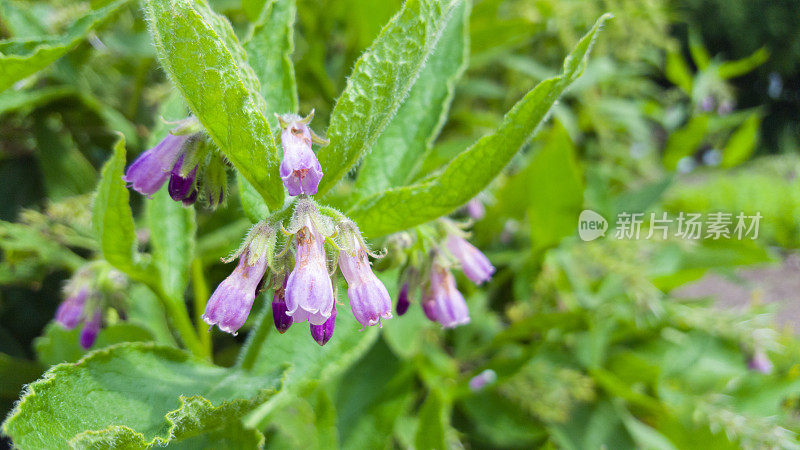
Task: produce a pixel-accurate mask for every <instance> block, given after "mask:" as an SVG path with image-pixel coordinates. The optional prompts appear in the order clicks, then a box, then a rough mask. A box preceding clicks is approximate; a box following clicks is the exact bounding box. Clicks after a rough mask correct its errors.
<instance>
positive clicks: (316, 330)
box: [311, 305, 336, 345]
mask: <svg viewBox="0 0 800 450" xmlns="http://www.w3.org/2000/svg"><path fill="white" fill-rule="evenodd" d="M335 326H336V305H333V309H331V316H330V317H328V320H326V321H325V323H323V324H322V325H314V324H311V337H313V338H314V340H315V341H317V344H319V345H325V344H327V343H328V341H329V340H330V339H331V336H333V328H334V327H335Z"/></svg>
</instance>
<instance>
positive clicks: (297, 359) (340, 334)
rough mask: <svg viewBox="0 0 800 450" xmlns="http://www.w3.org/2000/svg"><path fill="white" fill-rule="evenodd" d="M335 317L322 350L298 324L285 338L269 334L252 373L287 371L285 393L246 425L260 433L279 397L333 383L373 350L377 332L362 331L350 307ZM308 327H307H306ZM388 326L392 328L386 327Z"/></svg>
mask: <svg viewBox="0 0 800 450" xmlns="http://www.w3.org/2000/svg"><path fill="white" fill-rule="evenodd" d="M339 308H341V309H340V312H339V315H338V316H337V317H336V331H335V333H334V334H333V337H332V338H331V340H330V341H328V343H327V344H325V346H323V347H321V346H319V345H318V344H317V343H316V342H314V339H312V338H311V336H310V335H309V333H308V325H306V324H295V325H294V326H292V327H291V328H289V330H288V331H286V332H285V333H284V334H278V333H273V334H270V335H269V336H268V337H267V339H266V341H265V342H264V345H263V347H262V348H261V352H260V354H259V355H258V358H257V360H256V363H255V366H254V368H253V369H252V373H254V374H261V373H274V372H275V371H276V370H279V369H281V368H283V367H288V371H287V373H286V377H285V380H284V385H283V387H284V389H283V391H282V392H281V395H279V396H277V397H276V398H275V399H274V400H275V401H274V402H268V403H267V404H265V405H263V406H262V407H260V408H259V409H258V410H256V411H255V412H254V413H253V415H252V417H250V418H248V420H247V422H246V424H247V425H249V426H251V427H253V428H258V429H261V428H263V427H264V426H265V425H266V423H265V422H264V419H265V418H266V417H267V415H268V414H269V413H270V412H271V410H272V409H273V408H274V407H275V403H277V402H278V400H279V397H283V396H284V395H289V394H290V393H293V392H298V391H299V390H301V389H302V388H304V387H305V386H307V385H308V384H309V383H313V382H314V381H318V380H322V381H325V380H330V379H332V378H333V377H336V376H337V375H339V374H341V373H343V372H344V371H345V370H347V368H348V367H350V366H351V365H352V364H354V363H355V362H356V361H358V359H359V358H360V357H361V356H362V355H363V354H364V353H365V352H367V350H369V349H370V347H372V344H373V343H374V342H375V339H376V338H377V337H378V330H377V329H376V328H375V327H369V328H368V329H366V330H363V331H362V330H361V328H362V327H361V325H360V324H359V323H358V322H356V320H355V318H354V317H353V315H352V314H350V313H349V311H347V309H348V307H347V306H339ZM304 325H305V326H304ZM386 326H389V324H387V325H386Z"/></svg>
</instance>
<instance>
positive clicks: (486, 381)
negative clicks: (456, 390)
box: [469, 369, 497, 392]
mask: <svg viewBox="0 0 800 450" xmlns="http://www.w3.org/2000/svg"><path fill="white" fill-rule="evenodd" d="M495 381H497V373H495V371H494V370H492V369H486V370H484V371H483V372H481V373H479V374H477V375H475V376H474V377H472V378H470V380H469V390H471V391H472V392H480V391H482V390H483V388H485V387H486V386H488V385H490V384H492V383H494V382H495Z"/></svg>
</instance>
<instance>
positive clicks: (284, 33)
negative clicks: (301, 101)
mask: <svg viewBox="0 0 800 450" xmlns="http://www.w3.org/2000/svg"><path fill="white" fill-rule="evenodd" d="M295 9H296V7H295V2H294V0H288V1H276V0H269V1H266V2H264V3H263V5H262V7H261V10H260V12H259V13H258V17H257V19H256V21H255V22H254V23H253V26H252V28H250V31H249V32H248V34H247V37H246V38H245V39H244V48H245V50H246V51H247V55H248V58H249V61H250V64H251V66H252V67H253V71H254V72H255V74H256V76H257V77H258V79H259V81H260V82H261V95H262V96H263V97H264V100H265V101H266V103H267V109H266V111H265V114H266V117H267V118H268V119H271V117H272V115H273V113H278V114H285V113H290V112H291V113H295V112H297V107H298V106H297V102H298V100H297V82H296V81H295V76H294V65H293V64H292V52H293V51H294V28H293V26H294V20H295V15H296V11H295ZM273 129H275V128H273ZM237 180H238V183H239V198H240V200H241V203H242V209H244V212H245V214H246V215H247V217H248V218H249V219H250V220H251V221H253V222H258V221H259V220H262V219H264V218H266V217H267V216H268V215H269V207H268V206H267V205H266V203H264V200H263V199H262V198H261V196H260V195H258V192H257V191H256V190H255V188H254V187H253V185H252V184H250V183H249V182H248V181H247V180H246V179H245V178H244V177H243V176H242V175H241V174H238V175H237Z"/></svg>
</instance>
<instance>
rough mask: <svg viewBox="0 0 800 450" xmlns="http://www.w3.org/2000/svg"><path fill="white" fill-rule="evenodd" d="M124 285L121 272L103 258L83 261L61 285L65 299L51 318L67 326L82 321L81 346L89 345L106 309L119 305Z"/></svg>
mask: <svg viewBox="0 0 800 450" xmlns="http://www.w3.org/2000/svg"><path fill="white" fill-rule="evenodd" d="M126 285H127V279H126V278H125V275H123V274H122V273H121V272H118V271H117V270H114V269H112V268H110V267H109V266H108V265H107V264H105V263H104V262H102V261H97V262H93V263H90V264H87V265H86V266H84V267H82V268H81V269H79V270H78V271H77V272H75V275H74V276H73V277H72V278H71V279H70V280H69V281H68V282H67V284H66V285H65V286H64V296H65V299H64V301H62V302H61V304H60V305H59V306H58V309H57V310H56V315H55V321H56V322H57V323H58V324H60V325H61V326H63V327H64V328H66V329H68V330H71V329H73V328H75V327H77V326H78V325H83V327H82V329H81V333H80V344H81V347H83V348H85V349H89V348H91V346H92V345H94V342H95V340H96V339H97V335H98V334H99V333H100V328H101V327H102V326H103V325H104V322H103V319H104V312H105V311H106V309H107V308H108V307H110V306H116V307H117V308H121V305H120V295H119V294H120V292H121V291H122V290H123V289H124V288H125V286H126Z"/></svg>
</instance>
